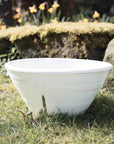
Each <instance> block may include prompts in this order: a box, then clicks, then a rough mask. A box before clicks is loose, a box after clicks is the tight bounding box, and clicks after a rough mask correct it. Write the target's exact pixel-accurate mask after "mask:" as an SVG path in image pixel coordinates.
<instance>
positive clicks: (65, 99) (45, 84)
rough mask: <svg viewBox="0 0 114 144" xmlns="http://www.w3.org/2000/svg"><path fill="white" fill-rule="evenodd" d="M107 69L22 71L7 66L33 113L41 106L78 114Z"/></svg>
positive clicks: (98, 87)
mask: <svg viewBox="0 0 114 144" xmlns="http://www.w3.org/2000/svg"><path fill="white" fill-rule="evenodd" d="M109 72H110V70H107V71H106V70H105V71H100V72H88V73H33V72H31V73H26V72H18V71H11V70H8V74H9V76H10V78H11V80H12V81H13V83H14V85H15V87H16V88H17V90H18V91H19V93H20V95H21V96H22V98H23V100H24V101H25V103H26V105H27V106H28V107H29V109H30V110H31V111H32V112H33V114H34V115H36V114H38V112H39V111H40V110H41V108H42V95H44V97H45V100H46V106H47V111H48V113H52V112H55V113H56V112H58V110H60V111H61V112H63V113H66V112H67V113H68V114H69V115H72V114H76V115H78V114H81V113H83V112H84V111H85V110H86V109H87V108H88V107H89V106H90V104H91V103H92V101H93V100H94V98H95V96H96V94H97V93H98V91H99V89H100V88H101V86H102V85H103V83H104V81H105V79H106V78H107V76H108V74H109Z"/></svg>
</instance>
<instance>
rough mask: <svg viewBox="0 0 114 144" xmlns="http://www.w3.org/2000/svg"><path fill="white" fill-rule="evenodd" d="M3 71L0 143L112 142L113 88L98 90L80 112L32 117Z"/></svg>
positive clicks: (0, 100) (61, 143)
mask: <svg viewBox="0 0 114 144" xmlns="http://www.w3.org/2000/svg"><path fill="white" fill-rule="evenodd" d="M27 111H28V109H27V108H26V106H25V103H24V102H23V100H22V98H21V97H20V95H19V94H18V92H17V90H16V89H15V88H14V86H13V84H12V83H11V81H10V79H9V78H8V77H7V76H5V74H0V144H113V143H114V91H113V90H111V89H109V90H107V89H106V90H105V91H103V92H101V93H99V94H98V95H97V97H96V99H95V100H94V102H93V103H92V105H91V106H90V108H89V109H88V110H87V111H86V113H85V114H83V115H80V116H77V117H75V116H73V117H69V116H68V115H67V114H61V113H58V114H55V115H53V116H47V115H46V116H45V117H44V116H41V115H40V116H39V117H38V118H37V119H32V117H31V115H29V114H28V115H26V113H27Z"/></svg>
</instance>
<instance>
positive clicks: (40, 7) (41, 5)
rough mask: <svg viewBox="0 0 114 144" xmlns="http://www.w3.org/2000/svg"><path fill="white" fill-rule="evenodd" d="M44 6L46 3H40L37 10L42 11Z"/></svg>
mask: <svg viewBox="0 0 114 144" xmlns="http://www.w3.org/2000/svg"><path fill="white" fill-rule="evenodd" d="M45 4H46V3H41V4H40V5H39V9H40V10H42V11H43V10H45Z"/></svg>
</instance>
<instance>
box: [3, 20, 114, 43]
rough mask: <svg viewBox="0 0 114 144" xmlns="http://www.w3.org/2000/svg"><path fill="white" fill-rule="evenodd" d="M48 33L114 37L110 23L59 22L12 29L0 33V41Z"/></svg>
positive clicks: (42, 35)
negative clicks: (102, 34)
mask: <svg viewBox="0 0 114 144" xmlns="http://www.w3.org/2000/svg"><path fill="white" fill-rule="evenodd" d="M49 33H57V34H59V33H70V34H75V35H81V34H92V33H96V34H97V33H100V34H101V33H108V34H109V35H114V24H111V23H105V22H102V23H82V22H78V23H75V22H60V23H57V24H53V23H50V24H45V25H42V26H39V27H38V26H33V25H25V26H20V27H12V28H8V29H6V30H2V31H0V39H2V38H9V39H10V41H12V42H14V41H15V40H18V39H22V38H23V37H27V36H30V35H34V34H38V35H39V36H40V38H41V39H42V38H44V37H46V36H47V35H48V34H49Z"/></svg>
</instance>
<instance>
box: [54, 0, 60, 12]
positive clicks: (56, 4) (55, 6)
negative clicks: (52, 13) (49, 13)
mask: <svg viewBox="0 0 114 144" xmlns="http://www.w3.org/2000/svg"><path fill="white" fill-rule="evenodd" d="M58 7H59V4H58V3H57V1H54V4H53V5H52V8H54V9H55V10H56V9H57V8H58Z"/></svg>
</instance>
